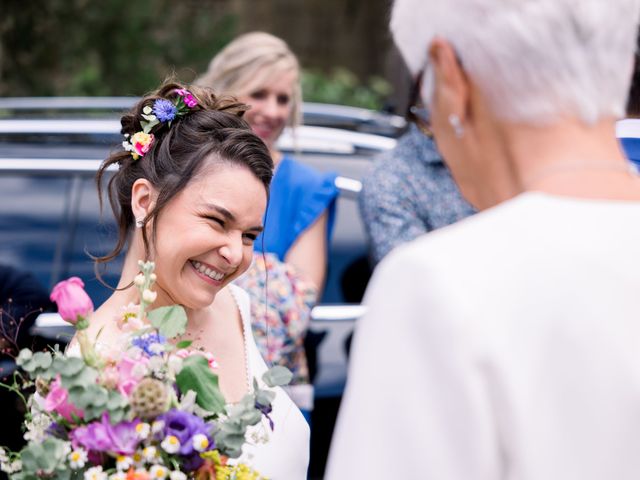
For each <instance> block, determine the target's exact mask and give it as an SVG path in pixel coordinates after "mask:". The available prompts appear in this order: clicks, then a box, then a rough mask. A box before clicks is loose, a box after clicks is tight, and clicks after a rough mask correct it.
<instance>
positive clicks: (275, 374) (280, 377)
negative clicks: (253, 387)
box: [262, 365, 293, 388]
mask: <svg viewBox="0 0 640 480" xmlns="http://www.w3.org/2000/svg"><path fill="white" fill-rule="evenodd" d="M292 378H293V373H291V371H290V370H289V369H288V368H286V367H283V366H280V365H276V366H275V367H271V368H270V369H269V370H267V371H266V372H264V375H262V380H263V381H264V383H266V384H267V385H268V386H269V387H272V388H273V387H282V386H283V385H288V384H289V382H291V379H292Z"/></svg>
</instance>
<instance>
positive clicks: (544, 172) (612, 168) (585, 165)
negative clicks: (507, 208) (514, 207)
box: [522, 160, 639, 190]
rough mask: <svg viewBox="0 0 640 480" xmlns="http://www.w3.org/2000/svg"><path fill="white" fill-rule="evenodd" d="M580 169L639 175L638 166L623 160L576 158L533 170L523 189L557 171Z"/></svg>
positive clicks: (566, 171) (524, 182) (529, 188)
mask: <svg viewBox="0 0 640 480" xmlns="http://www.w3.org/2000/svg"><path fill="white" fill-rule="evenodd" d="M580 170H586V171H599V172H619V173H626V174H627V175H629V176H631V177H637V176H638V175H639V172H638V168H637V167H636V166H635V165H634V164H633V163H631V162H628V161H625V163H613V162H611V161H610V160H607V161H584V160H576V161H573V162H563V163H556V164H552V165H549V166H547V167H542V168H541V169H539V170H538V171H536V172H534V174H533V175H532V176H530V177H529V178H527V179H525V180H524V181H523V182H522V183H523V186H524V187H525V188H524V189H525V190H531V188H532V186H533V185H536V184H537V183H538V182H540V181H541V180H544V179H546V178H548V177H551V176H553V175H555V174H557V173H568V172H575V171H580Z"/></svg>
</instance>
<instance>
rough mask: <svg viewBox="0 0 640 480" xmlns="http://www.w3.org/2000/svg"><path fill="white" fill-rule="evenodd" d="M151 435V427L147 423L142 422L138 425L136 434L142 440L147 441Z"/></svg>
mask: <svg viewBox="0 0 640 480" xmlns="http://www.w3.org/2000/svg"><path fill="white" fill-rule="evenodd" d="M149 433H151V425H149V424H148V423H146V422H142V423H139V424H137V425H136V434H137V435H138V438H139V439H141V440H146V439H147V437H148V436H149Z"/></svg>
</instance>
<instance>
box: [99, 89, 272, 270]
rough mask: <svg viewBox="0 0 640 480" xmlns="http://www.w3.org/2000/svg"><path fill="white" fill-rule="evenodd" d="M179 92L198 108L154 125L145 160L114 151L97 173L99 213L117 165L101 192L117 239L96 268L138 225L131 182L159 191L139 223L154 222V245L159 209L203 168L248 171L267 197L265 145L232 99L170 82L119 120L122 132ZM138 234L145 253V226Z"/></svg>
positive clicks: (269, 169)
mask: <svg viewBox="0 0 640 480" xmlns="http://www.w3.org/2000/svg"><path fill="white" fill-rule="evenodd" d="M182 89H186V90H188V91H189V92H190V93H191V94H192V95H193V97H195V99H196V100H197V105H196V106H194V107H193V108H192V109H191V110H190V111H189V112H188V113H186V114H185V115H184V116H181V117H176V118H175V119H174V120H173V121H172V122H170V123H169V122H163V123H159V124H158V125H155V126H154V127H153V128H152V130H151V131H150V132H149V133H151V134H153V136H154V141H153V143H152V145H151V148H150V150H149V151H148V152H147V153H145V154H144V156H141V157H139V158H138V159H137V160H136V159H134V157H133V156H132V154H131V152H128V151H126V150H120V151H117V152H115V153H112V154H111V155H110V156H109V157H108V158H107V159H106V160H105V161H104V162H103V163H102V165H101V166H100V169H99V170H98V172H97V174H96V183H97V187H98V192H99V193H100V210H101V211H102V208H103V200H102V193H103V187H104V177H105V174H106V173H107V169H109V167H111V166H112V165H118V166H119V168H118V171H117V172H115V173H114V175H113V176H112V177H111V178H110V179H109V181H108V183H107V184H106V191H105V193H106V195H107V197H108V199H109V203H110V205H111V209H112V210H113V213H114V215H115V218H116V222H117V224H118V240H117V243H116V245H115V247H114V248H113V250H112V251H111V252H109V253H108V254H106V255H104V256H102V257H95V258H94V260H95V262H96V267H97V266H98V265H100V264H104V263H106V262H109V261H110V260H113V259H114V258H115V257H117V256H118V255H119V254H120V253H121V252H122V251H123V250H124V249H125V247H126V245H127V241H128V239H129V236H130V234H131V232H132V230H133V229H134V227H135V222H136V218H134V215H133V212H132V210H131V190H132V187H133V184H134V182H135V181H136V180H138V179H140V178H144V179H146V180H148V181H149V182H150V183H151V185H153V186H154V188H155V189H156V190H157V192H158V197H157V200H156V203H155V206H154V208H153V210H152V211H151V212H149V213H148V215H147V216H146V217H145V218H144V219H143V220H142V221H143V224H144V225H145V226H146V225H147V224H148V223H149V222H152V224H151V225H152V228H151V239H152V241H155V237H156V222H155V220H156V219H157V218H158V216H159V214H160V213H161V212H162V210H163V208H164V207H165V206H166V205H167V204H168V203H169V202H170V201H171V200H172V199H173V198H174V197H175V196H176V195H177V194H178V193H180V192H181V191H182V190H183V189H184V188H185V187H186V186H187V185H188V184H189V182H190V181H191V180H192V179H194V178H195V177H196V176H197V175H198V174H200V173H201V172H202V171H203V169H204V168H205V166H210V165H213V164H231V165H237V166H242V167H245V168H248V169H249V170H250V171H251V172H252V173H253V174H254V175H255V176H256V178H257V179H258V180H260V181H261V182H262V184H263V185H264V188H265V190H266V192H267V196H268V195H269V185H270V183H271V177H272V176H273V161H272V159H271V156H270V155H269V151H268V149H267V147H266V146H265V144H264V142H263V141H262V140H261V139H260V138H259V137H258V136H257V135H255V134H254V133H253V132H252V131H251V128H250V127H249V125H248V124H247V123H246V122H245V121H244V120H243V119H242V115H243V114H244V112H245V111H246V110H247V109H248V107H247V106H246V105H245V104H243V103H240V102H238V101H237V100H236V99H235V98H233V97H219V96H216V95H215V94H214V93H213V91H212V90H211V89H209V88H206V87H197V86H188V87H187V86H184V85H180V84H178V83H168V84H165V85H163V86H161V87H160V88H159V89H158V90H157V91H156V92H153V93H152V94H150V95H148V96H145V97H144V98H143V99H142V100H140V101H139V102H138V103H137V104H136V105H135V106H134V107H133V108H132V109H131V110H130V111H129V112H127V113H126V114H124V115H123V116H122V118H121V121H120V122H121V125H122V130H121V133H122V134H123V135H127V134H128V135H129V136H132V135H134V134H135V133H137V132H139V131H141V130H142V129H143V127H142V124H141V121H144V120H145V119H144V117H143V113H144V112H143V109H144V108H145V107H147V106H149V107H152V106H153V104H154V102H155V101H156V100H158V99H162V98H164V99H167V100H170V101H172V102H173V101H175V100H176V98H177V95H178V93H177V91H178V90H182ZM129 138H130V137H129ZM239 188H242V186H241V185H240V186H239ZM141 231H142V239H143V242H144V247H145V251H146V253H147V255H148V253H149V245H150V242H149V238H148V235H147V231H146V228H142V229H141Z"/></svg>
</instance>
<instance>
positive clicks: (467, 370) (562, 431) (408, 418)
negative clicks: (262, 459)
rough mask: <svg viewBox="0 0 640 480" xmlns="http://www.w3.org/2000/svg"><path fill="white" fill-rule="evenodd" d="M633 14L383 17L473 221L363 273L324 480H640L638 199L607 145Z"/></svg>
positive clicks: (592, 3)
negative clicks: (472, 209) (366, 279)
mask: <svg viewBox="0 0 640 480" xmlns="http://www.w3.org/2000/svg"><path fill="white" fill-rule="evenodd" d="M639 12H640V5H639V2H638V0H615V1H610V2H603V1H602V0H519V1H504V0H449V1H448V2H441V1H438V0H398V1H397V2H396V3H395V6H394V8H393V15H392V20H391V29H392V31H393V35H394V37H395V41H396V43H397V44H398V46H399V48H400V50H401V52H402V54H403V55H404V57H405V59H406V62H407V64H408V65H409V67H410V68H411V70H412V71H413V73H414V75H415V76H416V80H417V81H418V82H421V84H422V87H421V92H422V95H421V101H422V104H420V105H416V106H415V107H414V109H413V111H414V113H415V114H416V116H418V117H419V118H420V119H421V121H422V122H423V123H430V128H431V130H432V131H433V133H434V135H435V138H436V141H437V143H438V147H439V149H440V151H441V152H442V153H443V156H444V158H445V161H446V162H447V164H448V166H449V167H450V169H451V171H452V174H453V176H454V178H455V179H456V181H457V182H458V184H459V186H460V188H461V190H462V192H463V194H464V195H465V197H466V198H467V199H468V200H470V201H471V202H472V203H473V204H474V206H476V207H477V208H478V209H480V210H482V212H481V213H480V214H478V215H477V216H474V217H470V218H468V219H465V220H463V221H461V222H459V223H457V224H454V225H453V226H450V227H446V228H444V229H441V230H438V231H437V232H434V233H430V234H427V235H425V236H423V237H421V238H420V239H418V240H416V241H415V242H413V243H411V244H409V245H406V246H403V247H401V248H399V249H397V250H396V251H394V252H393V253H392V254H391V255H390V256H389V257H388V258H386V259H385V260H384V261H383V262H382V264H381V265H380V267H379V268H378V269H377V271H376V272H375V274H374V278H373V279H372V282H371V283H370V286H369V290H368V292H367V295H366V300H365V301H366V303H367V305H368V313H367V314H366V315H365V317H364V318H362V319H361V321H360V322H359V324H358V326H357V331H356V335H355V339H354V343H353V347H352V364H351V367H350V373H349V380H348V384H347V389H346V393H345V398H344V400H343V403H342V409H341V412H340V416H339V420H338V424H337V426H336V430H335V435H334V441H333V444H332V451H331V454H330V459H329V465H328V474H327V478H328V479H330V480H333V479H340V478H367V479H376V478H428V479H438V480H443V479H444V480H449V479H460V480H469V479H481V480H494V479H495V480H497V479H510V480H518V479H544V480H547V479H562V480H569V479H580V480H596V479H598V480H603V479H616V480H623V479H629V480H631V479H637V478H640V455H638V451H637V450H638V447H637V446H638V445H640V295H639V294H638V288H639V287H640V255H638V246H639V245H640V181H639V180H638V177H637V175H636V173H635V171H633V170H630V169H629V166H628V165H629V164H628V162H627V160H626V159H625V158H624V156H623V154H622V152H621V150H620V147H619V145H618V143H617V141H616V138H615V121H616V119H618V118H620V117H621V116H622V115H623V114H624V105H625V98H626V93H627V89H628V84H629V79H630V74H631V69H632V65H633V51H634V47H635V39H636V32H637V28H638V15H639ZM425 106H428V110H427V108H425ZM428 111H430V112H431V115H430V117H429V116H428V114H427V112H428Z"/></svg>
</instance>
